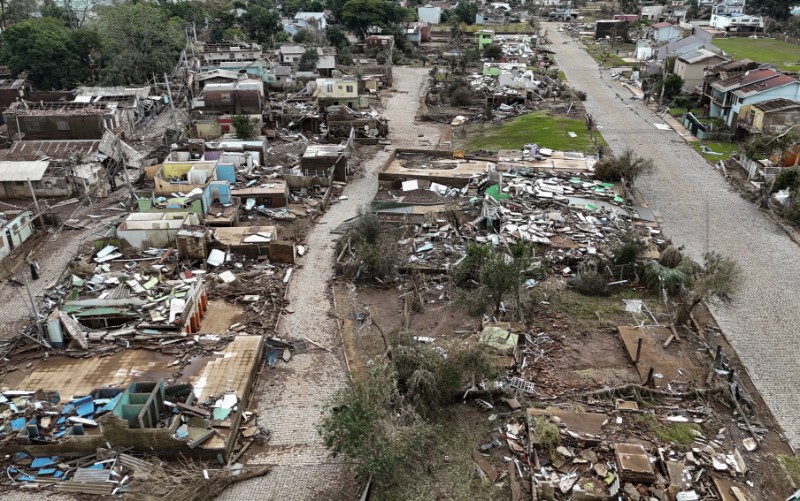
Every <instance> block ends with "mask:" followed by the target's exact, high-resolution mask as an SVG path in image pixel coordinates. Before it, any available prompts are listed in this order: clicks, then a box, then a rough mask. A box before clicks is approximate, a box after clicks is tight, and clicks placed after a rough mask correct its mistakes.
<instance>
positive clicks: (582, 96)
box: [572, 89, 586, 101]
mask: <svg viewBox="0 0 800 501" xmlns="http://www.w3.org/2000/svg"><path fill="white" fill-rule="evenodd" d="M572 97H573V98H574V99H577V100H578V101H586V92H584V91H582V90H577V89H572Z"/></svg>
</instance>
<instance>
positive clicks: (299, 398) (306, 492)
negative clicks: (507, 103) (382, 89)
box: [220, 68, 438, 501]
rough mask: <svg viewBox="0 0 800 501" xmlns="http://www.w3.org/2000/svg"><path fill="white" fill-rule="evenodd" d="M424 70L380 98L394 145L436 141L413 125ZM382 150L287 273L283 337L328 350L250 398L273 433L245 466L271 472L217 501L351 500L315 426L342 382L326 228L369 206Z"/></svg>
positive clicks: (400, 78) (402, 72) (340, 465)
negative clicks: (295, 267) (265, 466)
mask: <svg viewBox="0 0 800 501" xmlns="http://www.w3.org/2000/svg"><path fill="white" fill-rule="evenodd" d="M427 75H428V71H427V70H426V69H423V68H395V70H394V88H395V89H396V90H397V92H395V93H393V94H392V96H391V97H390V98H389V100H388V102H387V104H386V110H385V113H386V115H387V116H388V117H389V118H390V120H391V130H390V138H391V139H392V142H393V143H394V144H393V146H397V147H402V146H404V147H416V145H417V143H418V138H417V136H418V134H424V135H425V137H426V138H429V139H430V140H431V144H436V140H437V136H436V134H438V132H437V130H436V128H435V127H429V126H421V125H417V124H415V123H414V113H415V111H416V110H417V108H418V105H419V102H420V99H421V97H422V91H423V88H424V87H425V83H426V81H427ZM389 155H390V153H389V152H388V151H380V152H379V153H378V154H377V155H375V156H374V157H372V158H371V159H370V160H369V161H368V162H367V164H366V166H365V175H364V177H362V178H359V179H356V180H354V181H352V182H351V183H350V184H348V186H347V187H346V188H345V191H344V195H346V196H347V197H348V198H347V200H343V201H340V202H338V203H337V204H335V205H333V206H332V207H331V209H330V210H329V211H328V212H327V213H326V214H325V215H324V216H323V217H322V219H321V220H320V221H319V223H318V224H317V225H316V226H315V227H314V228H313V229H312V230H311V233H310V234H309V236H308V239H307V242H308V245H309V248H310V250H309V252H308V254H306V256H305V257H304V258H303V259H302V265H303V267H302V268H301V269H298V270H297V271H296V273H295V274H294V276H293V277H292V282H291V284H290V286H289V299H290V301H291V304H292V306H293V308H294V309H295V313H294V314H292V315H287V316H285V317H284V321H283V322H282V325H281V331H282V333H283V335H285V336H286V337H293V338H299V337H302V336H306V337H308V338H309V339H312V340H314V341H316V342H318V343H320V344H322V345H323V346H329V347H332V348H334V353H328V352H326V351H322V350H314V351H313V352H310V353H308V354H302V355H298V356H295V357H294V358H292V360H291V361H290V362H289V363H288V364H286V365H282V366H280V367H281V368H280V369H278V370H274V371H270V370H268V369H267V370H265V372H264V373H263V376H262V381H261V382H260V387H259V389H258V391H257V394H256V396H255V398H256V399H257V400H258V401H259V406H258V411H259V415H260V416H261V418H260V419H261V422H263V423H264V424H266V426H267V427H268V428H269V429H270V430H271V431H272V439H271V440H270V442H269V446H268V447H267V448H266V450H265V451H264V452H263V453H260V454H258V455H256V456H255V457H252V458H251V459H250V460H249V462H248V464H250V465H256V464H268V465H273V466H274V470H273V472H271V473H270V474H269V475H267V476H265V477H264V478H261V479H254V480H250V481H247V482H243V483H242V484H240V485H238V486H234V487H233V488H231V489H229V490H228V491H226V492H225V493H224V494H223V495H222V496H221V497H220V499H223V500H247V501H255V500H273V499H274V500H280V501H293V500H297V501H301V500H313V499H325V500H338V499H342V500H351V499H355V497H356V496H355V485H354V475H353V468H352V465H350V464H348V463H347V462H346V461H337V460H332V459H330V458H329V457H328V455H327V450H326V449H325V447H324V445H323V444H322V441H321V438H320V436H319V435H318V433H317V430H316V426H317V422H318V421H319V418H320V413H321V412H322V409H323V405H324V404H325V402H326V401H327V400H328V399H330V397H331V396H333V394H334V393H335V392H336V391H337V390H338V389H340V388H342V387H343V386H344V385H345V384H346V383H347V372H346V368H345V364H344V361H343V353H342V349H341V341H340V339H339V337H338V334H337V333H336V331H335V322H334V321H332V320H331V319H330V318H328V312H329V310H330V309H331V302H330V294H329V289H328V285H327V281H328V280H329V279H330V278H332V276H333V271H332V263H333V259H334V251H333V242H334V240H335V239H336V235H332V234H331V233H330V230H332V229H334V228H336V227H337V226H339V225H340V224H341V223H342V222H344V221H346V220H347V219H350V218H352V217H354V216H356V215H357V213H358V209H359V207H361V206H365V205H367V204H368V203H369V202H370V201H371V200H372V199H373V198H374V196H375V193H376V191H377V187H378V181H377V180H378V170H379V169H380V168H381V167H382V166H383V165H384V163H385V162H386V160H387V159H388V158H389Z"/></svg>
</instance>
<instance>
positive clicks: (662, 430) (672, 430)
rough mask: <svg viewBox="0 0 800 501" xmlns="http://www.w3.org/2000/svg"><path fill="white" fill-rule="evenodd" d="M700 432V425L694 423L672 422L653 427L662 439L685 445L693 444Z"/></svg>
mask: <svg viewBox="0 0 800 501" xmlns="http://www.w3.org/2000/svg"><path fill="white" fill-rule="evenodd" d="M699 432H700V427H699V426H697V425H696V424H694V423H670V424H668V425H665V426H658V427H656V428H653V433H655V434H656V436H657V437H658V438H660V439H661V440H663V441H665V442H670V443H672V444H675V445H678V446H683V447H686V446H689V445H691V444H692V442H694V437H696V436H697V434H698V433H699Z"/></svg>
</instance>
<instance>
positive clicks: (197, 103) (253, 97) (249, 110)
mask: <svg viewBox="0 0 800 501" xmlns="http://www.w3.org/2000/svg"><path fill="white" fill-rule="evenodd" d="M263 104H264V85H263V83H262V82H261V81H260V80H255V79H247V80H238V81H236V82H229V83H215V84H207V85H206V86H205V87H203V91H202V94H201V96H200V98H197V99H194V100H193V101H192V107H193V108H194V109H203V110H209V111H218V112H223V113H233V114H235V115H242V114H245V115H247V114H253V115H257V114H260V113H261V108H262V106H263Z"/></svg>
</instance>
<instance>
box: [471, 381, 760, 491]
mask: <svg viewBox="0 0 800 501" xmlns="http://www.w3.org/2000/svg"><path fill="white" fill-rule="evenodd" d="M522 394H524V390H520V392H519V393H518V395H522ZM475 403H476V405H477V407H478V408H479V409H481V410H482V411H484V412H487V413H490V415H489V421H491V422H497V420H503V421H505V423H504V424H500V425H499V426H498V427H496V428H494V429H493V430H492V431H491V433H490V435H489V437H488V440H487V441H486V442H485V443H482V444H480V445H479V446H478V447H477V449H476V450H474V451H473V458H474V460H475V463H476V466H477V468H478V470H479V471H480V472H481V474H482V476H484V477H485V478H486V479H488V480H489V481H491V482H493V483H497V482H502V481H504V479H505V478H506V477H507V478H508V479H509V481H510V483H511V490H512V499H521V498H520V497H519V494H518V493H519V492H520V491H522V492H525V493H530V492H531V490H533V491H534V493H533V498H534V499H544V500H567V499H582V500H605V499H609V497H614V498H615V499H616V497H617V496H622V498H623V499H651V498H652V499H666V498H667V497H668V498H669V499H678V500H698V499H712V498H713V499H717V498H716V496H721V498H722V499H745V498H744V497H743V496H744V493H743V492H744V491H745V490H746V487H745V486H752V485H753V482H752V481H750V480H749V479H748V471H749V470H748V466H747V462H746V460H745V454H746V453H747V452H752V451H754V450H755V449H756V447H757V441H756V440H755V439H753V438H745V439H744V440H743V441H742V445H741V446H737V445H735V444H734V443H733V437H729V436H728V435H727V431H726V428H721V429H719V430H718V431H713V432H711V431H710V428H711V427H712V425H711V424H710V419H711V418H712V416H713V414H714V410H713V409H711V408H709V407H707V406H704V405H702V403H699V402H697V401H695V400H685V399H681V398H678V397H666V398H661V399H659V400H658V401H657V403H656V405H654V406H653V405H652V403H651V406H653V407H654V408H653V409H650V410H642V409H640V408H639V406H638V404H637V402H636V401H635V400H620V399H617V400H615V401H614V402H609V401H607V400H596V399H589V400H588V403H583V404H579V403H574V402H573V403H569V404H555V405H553V406H551V407H547V408H546V409H541V408H530V409H528V411H527V419H523V418H521V417H520V416H519V415H518V414H519V413H520V412H522V410H521V408H522V406H521V405H520V402H519V400H518V399H517V398H502V399H498V400H497V401H496V403H495V404H494V405H493V404H491V403H489V402H487V401H485V400H476V401H475ZM714 430H716V428H714ZM526 431H527V433H526ZM709 433H711V436H709ZM503 463H505V465H503ZM736 492H738V493H739V495H737V494H735V493H736ZM526 495H530V494H526ZM740 495H741V496H742V497H740ZM537 496H538V497H537ZM665 496H666V497H665ZM731 496H734V497H731Z"/></svg>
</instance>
